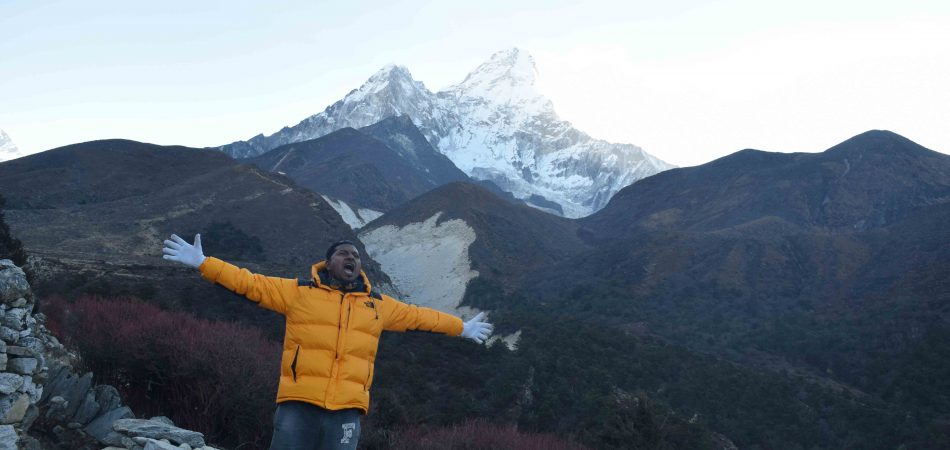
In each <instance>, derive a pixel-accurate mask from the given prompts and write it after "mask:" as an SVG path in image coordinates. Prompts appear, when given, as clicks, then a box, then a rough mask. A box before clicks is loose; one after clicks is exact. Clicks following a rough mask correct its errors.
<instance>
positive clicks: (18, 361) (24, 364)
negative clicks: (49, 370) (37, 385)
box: [7, 358, 39, 375]
mask: <svg viewBox="0 0 950 450" xmlns="http://www.w3.org/2000/svg"><path fill="white" fill-rule="evenodd" d="M37 364H39V361H38V360H37V359H36V358H13V359H11V360H9V361H7V370H9V371H10V372H16V373H19V374H23V375H33V372H36V367H37Z"/></svg>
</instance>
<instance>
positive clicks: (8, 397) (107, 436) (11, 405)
mask: <svg viewBox="0 0 950 450" xmlns="http://www.w3.org/2000/svg"><path fill="white" fill-rule="evenodd" d="M35 305H36V301H35V298H34V296H33V292H32V289H31V288H30V285H29V283H28V282H27V278H26V274H25V273H24V272H23V271H22V270H21V269H20V268H19V267H17V266H16V265H14V264H13V263H12V262H11V261H10V260H7V259H0V450H8V449H10V450H13V449H18V448H19V449H31V450H35V449H100V448H106V449H110V450H119V449H128V450H158V449H177V450H181V449H188V450H192V449H199V448H200V449H204V450H213V449H212V448H211V447H208V446H206V444H205V442H204V436H203V435H202V434H201V433H198V432H194V431H189V430H185V429H182V428H178V427H176V426H175V424H174V423H172V421H171V420H169V419H168V418H166V417H153V418H151V419H136V418H135V416H134V414H133V412H132V410H131V409H129V407H128V406H124V405H123V404H122V399H121V396H120V395H119V392H118V390H116V388H115V387H113V386H109V385H97V386H94V385H93V374H92V373H91V372H87V373H85V374H78V373H77V372H76V370H75V367H76V366H77V361H78V357H77V355H75V354H73V353H71V352H70V351H69V350H67V349H66V348H65V347H63V345H62V344H61V343H60V342H59V340H57V339H56V337H55V336H53V335H52V334H51V333H50V332H49V330H47V329H46V326H45V317H43V315H42V314H38V313H35V311H34V307H35Z"/></svg>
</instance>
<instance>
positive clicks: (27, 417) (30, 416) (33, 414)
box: [20, 404, 40, 431]
mask: <svg viewBox="0 0 950 450" xmlns="http://www.w3.org/2000/svg"><path fill="white" fill-rule="evenodd" d="M39 417H40V409H39V408H37V407H36V405H35V404H31V405H30V407H29V408H26V414H24V415H23V420H22V421H21V422H20V429H21V430H24V431H26V430H29V429H30V427H32V426H33V422H34V421H36V419H38V418H39Z"/></svg>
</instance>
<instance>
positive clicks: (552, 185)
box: [217, 49, 672, 217]
mask: <svg viewBox="0 0 950 450" xmlns="http://www.w3.org/2000/svg"><path fill="white" fill-rule="evenodd" d="M534 75H535V69H534V63H533V61H532V60H531V57H530V55H528V54H527V52H524V51H523V50H519V49H511V50H506V51H502V52H498V53H496V54H495V55H493V56H492V58H490V59H489V61H487V62H486V63H483V64H482V65H480V66H479V67H478V68H476V69H475V70H474V71H472V72H470V73H469V75H468V76H467V77H466V78H465V80H464V81H463V82H461V83H459V84H456V85H451V86H449V87H447V88H445V89H443V90H441V91H439V92H436V93H433V92H431V91H429V90H428V89H427V88H426V87H425V85H424V84H422V83H421V82H419V81H416V80H415V79H413V78H412V75H411V74H410V73H409V71H408V69H406V68H405V67H402V66H395V65H389V66H386V67H385V68H384V69H382V70H380V71H378V72H377V73H376V74H374V75H373V76H372V77H370V79H368V80H367V81H366V82H365V83H364V84H363V85H362V86H360V88H358V89H354V90H352V91H350V93H348V94H347V95H346V96H345V97H344V98H343V99H341V100H339V101H337V102H335V103H333V104H332V105H330V106H328V107H327V108H326V109H325V110H324V111H323V112H321V113H318V114H315V115H312V116H310V117H308V118H306V119H304V120H302V121H301V122H299V123H298V124H297V125H295V126H293V127H285V128H284V129H282V130H280V131H278V132H277V133H274V134H272V135H270V136H263V135H257V136H255V137H254V138H251V139H250V140H248V141H237V142H234V143H231V144H227V145H223V146H220V147H217V148H218V149H219V150H222V151H224V152H226V153H228V154H229V155H231V156H234V157H238V158H245V157H249V156H252V155H256V154H260V153H261V152H264V151H267V150H270V149H272V148H275V147H277V146H280V145H286V144H288V143H291V142H297V141H302V140H308V139H314V138H316V137H319V136H322V135H325V134H327V133H330V132H332V131H334V130H336V129H339V128H342V127H346V126H349V127H352V128H362V127H366V126H369V125H372V124H373V123H376V122H378V121H380V120H382V119H385V118H386V117H390V116H398V115H408V116H409V117H411V118H412V121H413V123H414V124H415V125H416V126H417V127H418V128H419V130H420V131H421V132H422V134H423V135H424V136H425V137H426V139H427V140H428V141H429V142H430V143H431V144H432V146H433V147H435V148H436V149H438V150H439V151H440V152H441V153H443V154H444V155H446V156H448V157H449V159H451V160H452V162H453V163H454V164H455V165H456V166H458V167H459V169H461V170H462V171H463V172H465V173H466V174H467V175H468V176H470V177H473V178H476V179H480V180H489V181H492V182H494V184H496V185H498V186H499V187H501V188H502V189H503V190H506V191H508V192H511V193H513V194H514V195H515V197H517V198H519V199H522V200H525V201H526V202H528V203H529V204H534V203H538V206H540V207H549V206H550V205H548V204H547V202H552V201H553V202H556V203H557V204H559V205H560V206H561V208H560V210H561V211H563V213H564V215H565V216H567V217H580V216H584V215H587V214H590V213H591V212H593V211H596V210H598V209H600V208H601V207H603V206H604V205H605V204H606V203H607V201H608V200H609V198H610V197H611V196H612V195H613V193H614V192H616V191H617V190H619V189H620V188H622V187H624V186H626V185H629V184H630V183H632V182H633V181H636V180H638V179H640V178H643V177H644V176H648V175H652V174H654V173H657V172H660V171H662V170H666V169H668V168H670V167H672V166H671V165H669V164H667V163H665V162H663V161H661V160H659V159H658V158H656V157H654V156H652V155H649V154H647V153H646V152H644V151H643V149H641V148H639V147H636V146H634V145H631V144H613V143H609V142H607V141H603V140H598V139H594V138H592V137H590V136H589V135H587V134H585V133H583V132H581V131H579V130H577V129H575V128H574V127H573V126H572V125H571V124H570V123H569V122H566V121H562V120H560V119H559V118H558V117H557V115H556V113H555V112H554V109H553V105H552V104H551V102H550V100H548V99H547V98H545V97H543V96H542V95H541V94H540V93H538V92H537V90H536V89H535V88H534ZM535 200H536V201H535ZM554 209H555V210H557V208H554Z"/></svg>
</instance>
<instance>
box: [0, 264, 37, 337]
mask: <svg viewBox="0 0 950 450" xmlns="http://www.w3.org/2000/svg"><path fill="white" fill-rule="evenodd" d="M2 274H3V272H0V275H2ZM0 295H2V291H0ZM28 314H30V312H29V311H27V310H26V308H12V309H9V310H7V312H5V313H4V314H3V317H2V318H0V324H2V325H3V326H5V327H7V328H10V329H12V330H16V331H17V332H19V331H18V330H22V329H23V327H25V326H26V316H27V315H28ZM22 335H23V334H22V333H21V334H20V336H22Z"/></svg>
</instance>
